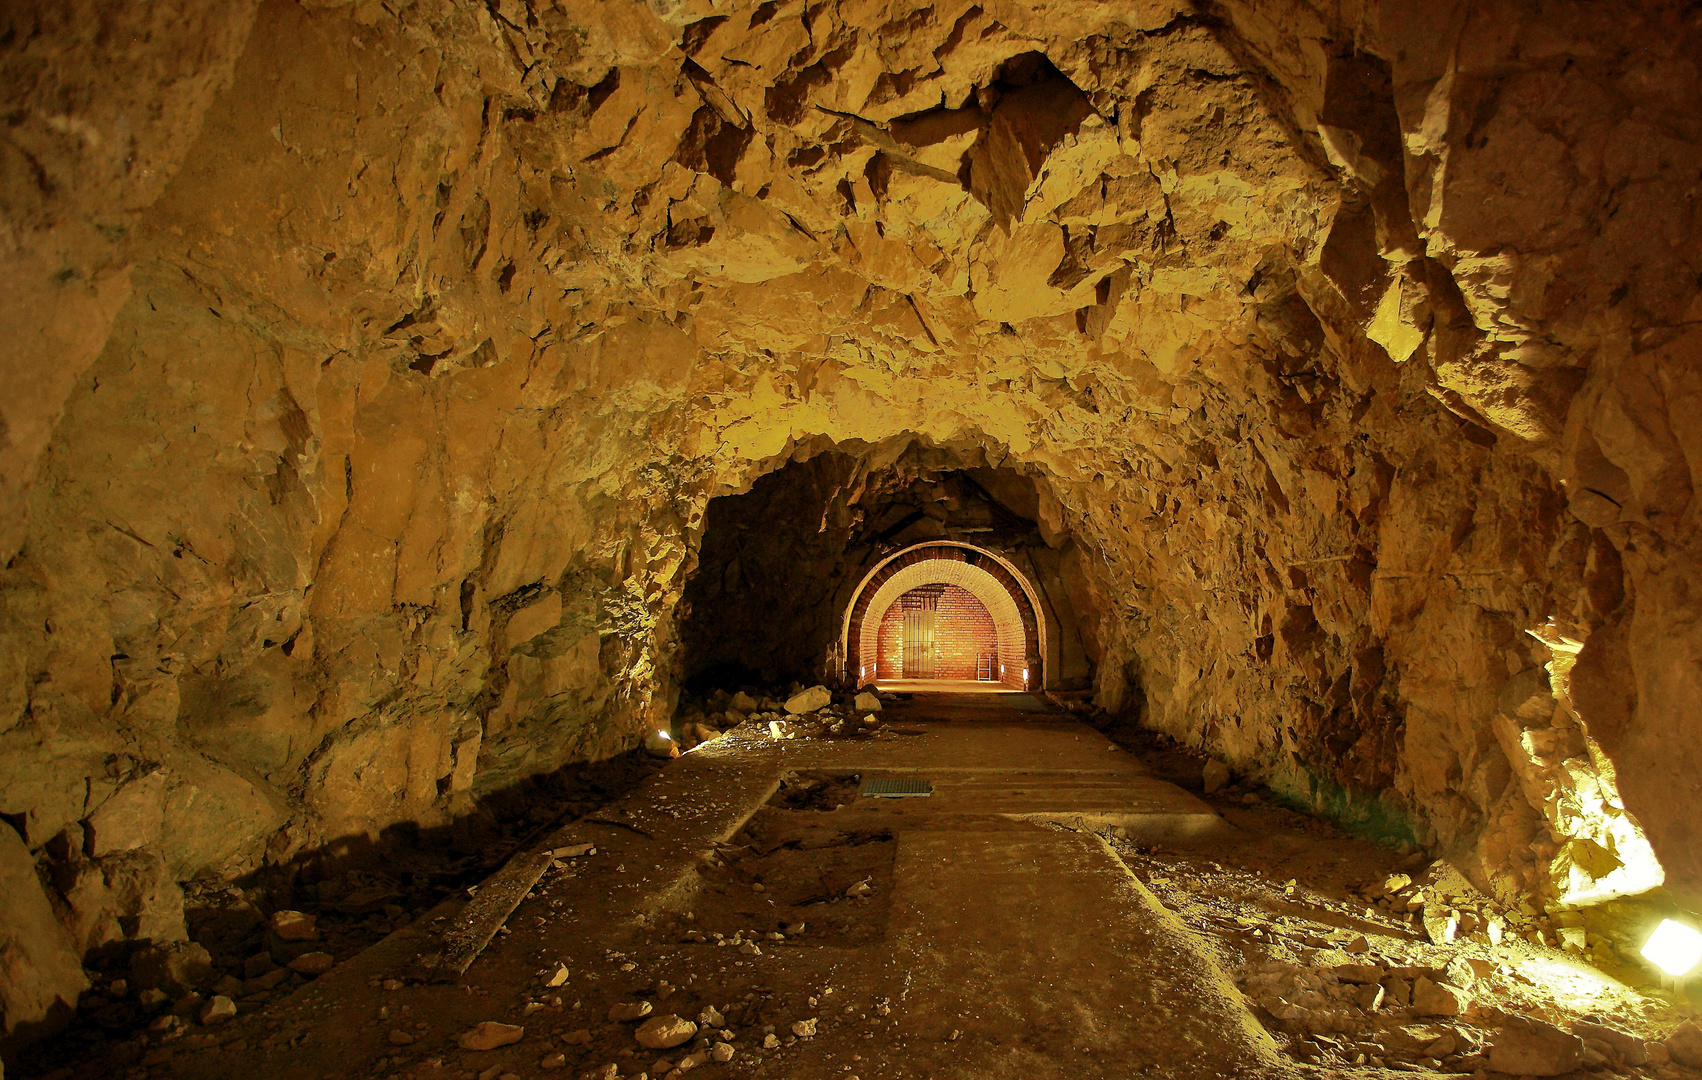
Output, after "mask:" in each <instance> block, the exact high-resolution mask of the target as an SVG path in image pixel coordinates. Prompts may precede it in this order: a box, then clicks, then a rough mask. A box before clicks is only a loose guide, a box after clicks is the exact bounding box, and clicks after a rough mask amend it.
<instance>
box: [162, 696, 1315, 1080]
mask: <svg viewBox="0 0 1702 1080" xmlns="http://www.w3.org/2000/svg"><path fill="white" fill-rule="evenodd" d="M1053 715H1054V717H1056V716H1057V715H1058V714H1053ZM895 720H897V721H898V722H897V723H895V725H894V727H895V728H896V731H895V732H894V733H893V734H890V735H887V736H884V737H882V738H879V739H874V740H863V739H859V740H831V741H830V740H802V739H800V740H787V741H778V742H777V741H775V740H772V739H767V738H763V737H748V738H744V737H723V738H721V739H718V740H715V741H713V742H711V743H708V744H705V745H704V746H703V747H700V748H699V749H697V750H695V751H693V752H692V753H690V754H688V755H686V756H685V757H683V758H682V759H680V760H679V761H677V762H675V763H674V764H673V765H671V766H670V767H669V768H667V769H666V770H664V771H663V772H662V773H661V774H659V775H658V776H656V777H654V778H652V780H650V781H648V782H646V783H645V784H644V785H642V786H641V787H640V788H639V789H637V790H635V791H633V792H631V793H630V794H629V795H627V796H626V797H625V798H623V799H622V800H620V801H618V802H617V803H616V804H613V805H611V806H609V807H606V808H605V809H604V810H603V811H600V812H599V813H598V814H596V815H593V817H592V818H588V819H585V820H582V821H580V822H576V823H574V824H573V825H570V826H568V827H566V828H564V829H562V830H560V831H559V832H558V833H556V834H555V835H554V836H552V837H551V838H550V839H549V840H547V841H545V844H544V846H547V847H567V846H569V845H573V844H578V843H595V844H596V845H597V849H598V851H597V854H596V855H594V856H586V857H582V858H577V859H573V860H570V861H568V862H565V863H561V864H557V865H556V866H554V867H553V868H552V869H551V871H550V872H548V873H546V874H545V875H544V876H543V878H542V879H541V880H540V881H539V882H538V884H537V885H536V886H535V887H534V888H533V889H532V890H531V892H530V894H529V895H528V896H527V897H526V898H525V899H524V900H523V901H522V902H521V903H520V904H519V906H518V908H517V909H516V910H515V911H514V913H513V915H512V916H511V917H510V918H509V920H508V924H507V926H506V927H504V932H503V933H501V934H499V935H497V937H496V938H495V939H494V940H493V942H492V943H491V945H490V946H489V947H488V948H487V949H486V950H485V951H484V953H483V954H482V955H481V956H479V957H478V959H477V960H476V961H474V962H473V963H472V965H471V967H470V968H468V969H467V971H466V973H465V974H464V975H463V976H461V978H460V980H459V982H458V983H456V984H453V985H442V984H439V985H433V984H421V983H418V982H415V981H411V980H410V978H409V975H410V973H414V972H417V971H418V970H419V966H418V963H419V958H420V957H421V956H422V955H428V954H430V953H431V952H432V951H433V950H434V949H437V948H441V946H442V942H443V940H444V938H445V935H446V934H451V933H452V931H453V930H454V927H455V925H456V914H457V912H456V910H455V909H454V908H453V907H452V906H445V907H443V908H441V909H440V910H438V911H436V912H434V913H433V915H432V916H431V917H427V918H422V919H421V920H420V921H419V922H418V923H416V924H415V925H414V926H412V927H409V928H407V929H405V930H402V931H398V932H397V933H396V934H394V935H392V936H391V937H390V938H389V939H386V941H384V942H382V943H380V944H379V945H378V946H376V947H374V948H373V949H370V950H368V951H367V952H366V953H363V954H361V955H360V956H358V957H355V958H352V959H350V960H348V961H346V962H345V963H342V964H339V965H338V966H337V967H336V968H334V969H333V970H332V971H331V972H330V973H328V974H326V975H325V976H323V977H321V978H320V979H319V980H317V981H316V982H315V983H312V984H310V985H309V986H307V987H305V988H304V989H303V990H302V991H300V992H299V993H297V994H296V995H295V996H294V997H292V998H291V999H289V1000H288V1001H286V1002H284V1003H283V1004H282V1005H281V1006H277V1007H274V1008H272V1009H269V1010H267V1012H266V1013H265V1014H263V1015H261V1016H256V1017H248V1018H240V1017H239V1019H238V1021H237V1022H235V1024H234V1025H232V1026H231V1027H230V1028H229V1029H228V1037H222V1038H221V1039H220V1042H221V1044H222V1045H221V1046H219V1047H216V1048H212V1049H210V1050H208V1051H203V1052H200V1053H186V1054H183V1055H179V1056H178V1057H176V1058H174V1059H173V1060H171V1061H170V1062H165V1063H162V1064H164V1065H167V1066H169V1071H170V1073H171V1074H174V1075H178V1076H183V1077H197V1078H208V1080H210V1078H212V1077H228V1076H238V1075H244V1074H246V1073H248V1072H250V1071H252V1072H253V1073H254V1074H255V1075H260V1074H262V1073H263V1074H264V1075H267V1076H268V1077H274V1078H278V1080H295V1078H303V1080H305V1078H309V1077H311V1078H314V1080H321V1078H329V1077H343V1076H349V1077H355V1076H361V1077H366V1076H373V1077H390V1076H398V1077H410V1078H413V1077H421V1078H423V1077H433V1078H438V1077H461V1078H468V1077H484V1076H489V1077H492V1078H496V1077H505V1076H517V1077H521V1078H531V1077H544V1076H551V1075H564V1076H573V1077H578V1076H582V1075H586V1074H590V1075H594V1076H597V1077H599V1078H601V1077H604V1076H605V1075H608V1074H607V1073H606V1066H607V1065H610V1064H613V1065H615V1066H616V1067H617V1069H616V1073H615V1074H613V1075H618V1076H620V1077H634V1076H637V1075H638V1074H639V1073H641V1072H643V1073H646V1074H647V1075H648V1076H649V1077H650V1080H660V1076H659V1074H658V1073H657V1072H656V1067H657V1065H658V1062H657V1060H656V1059H657V1058H658V1057H663V1058H665V1059H668V1060H666V1061H664V1062H662V1064H667V1065H670V1066H671V1065H675V1064H677V1063H678V1060H679V1058H680V1056H681V1055H682V1054H683V1053H684V1052H685V1050H687V1049H689V1047H685V1048H681V1049H679V1050H676V1051H671V1052H663V1053H660V1054H659V1053H658V1052H657V1051H648V1050H642V1049H640V1048H639V1047H638V1045H637V1044H636V1043H635V1042H634V1041H633V1037H632V1026H631V1025H623V1024H620V1023H617V1022H613V1021H609V1020H607V1019H606V1018H605V1014H606V1013H607V1011H608V1009H609V1007H610V1006H611V1005H612V1004H614V1003H617V1002H622V1001H633V1000H637V999H639V998H643V999H644V1000H651V1001H652V1002H653V1004H654V1006H655V1008H656V1011H657V1012H658V1013H667V1012H675V1013H679V1014H680V1015H684V1016H687V1017H688V1018H695V1017H696V1016H697V1013H698V1010H699V1009H701V1008H702V1007H703V1006H705V1005H715V1006H717V1007H718V1008H721V1009H723V1010H728V1009H731V1010H733V1013H734V1014H735V1015H738V1016H739V1017H741V1019H740V1020H739V1021H736V1022H735V1023H734V1027H735V1031H736V1037H735V1039H734V1041H733V1043H732V1045H733V1046H734V1047H735V1048H736V1054H735V1056H734V1058H733V1060H732V1061H730V1062H728V1063H726V1064H720V1063H715V1062H710V1063H706V1064H703V1065H701V1066H699V1067H698V1068H697V1069H694V1070H693V1072H692V1073H691V1077H692V1080H720V1078H722V1077H732V1076H751V1077H759V1078H775V1080H793V1078H799V1080H804V1078H818V1077H819V1078H821V1080H830V1078H833V1080H846V1078H848V1077H851V1076H856V1077H857V1078H858V1080H970V1078H977V1080H980V1078H996V1077H1011V1078H1013V1080H1015V1078H1018V1077H1021V1078H1022V1080H1040V1078H1053V1077H1055V1078H1058V1080H1063V1078H1066V1077H1067V1078H1070V1080H1091V1078H1096V1077H1108V1078H1109V1077H1118V1078H1124V1077H1155V1078H1156V1077H1167V1078H1168V1077H1191V1078H1192V1077H1266V1076H1284V1075H1291V1074H1292V1072H1293V1070H1292V1066H1289V1065H1287V1064H1285V1063H1284V1061H1283V1059H1282V1058H1281V1057H1280V1056H1279V1055H1278V1054H1277V1053H1276V1050H1275V1046H1274V1044H1273V1043H1272V1041H1271V1040H1270V1038H1269V1037H1268V1036H1267V1035H1266V1034H1265V1033H1264V1031H1263V1029H1262V1028H1260V1026H1259V1025H1258V1023H1257V1021H1256V1020H1255V1019H1254V1018H1253V1016H1252V1015H1251V1013H1250V1012H1249V1011H1248V1010H1247V1008H1246V1006H1245V1005H1244V1003H1243V1002H1242V1000H1241V998H1240V997H1239V995H1238V993H1237V992H1236V991H1235V989H1234V988H1233V986H1232V985H1231V984H1230V982H1229V981H1228V979H1227V978H1226V976H1225V975H1224V973H1223V972H1222V971H1220V970H1219V969H1218V968H1217V967H1216V966H1215V964H1214V963H1213V961H1212V959H1211V957H1210V955H1209V954H1208V953H1207V952H1206V950H1205V949H1204V948H1203V947H1202V946H1201V943H1200V942H1199V941H1198V939H1196V938H1195V937H1194V936H1193V935H1192V934H1190V933H1189V932H1188V931H1187V930H1186V928H1185V927H1183V925H1182V924H1181V923H1180V922H1179V921H1178V920H1176V919H1175V918H1174V917H1173V916H1171V915H1170V914H1169V913H1167V912H1166V911H1164V909H1163V908H1162V907H1161V906H1160V905H1159V904H1158V902H1157V901H1156V900H1155V899H1154V898H1153V897H1152V895H1151V894H1150V893H1149V892H1148V891H1147V890H1146V889H1145V887H1144V886H1142V885H1141V884H1140V883H1139V882H1138V881H1137V880H1135V878H1134V877H1133V876H1132V875H1130V874H1129V873H1128V872H1127V870H1126V869H1125V868H1124V867H1123V866H1122V864H1121V863H1120V861H1119V860H1118V859H1117V857H1116V855H1115V854H1114V853H1113V852H1112V851H1111V849H1110V847H1109V845H1107V844H1105V843H1104V842H1103V841H1102V840H1101V839H1100V838H1099V837H1098V836H1097V835H1095V830H1096V829H1101V828H1103V827H1105V826H1106V825H1107V824H1116V825H1118V826H1119V827H1122V828H1125V829H1129V830H1134V831H1140V830H1150V831H1151V833H1152V834H1153V835H1163V836H1173V835H1174V836H1181V835H1198V834H1201V833H1209V831H1210V830H1211V829H1213V828H1217V827H1221V826H1220V825H1219V823H1218V822H1217V818H1216V815H1214V814H1213V813H1212V812H1211V811H1210V809H1209V808H1207V807H1205V806H1204V805H1203V804H1201V803H1199V802H1198V800H1196V799H1194V798H1193V797H1192V796H1190V795H1188V794H1187V793H1185V792H1183V791H1181V790H1179V789H1177V788H1175V787H1173V786H1171V785H1168V784H1165V783H1163V782H1161V781H1158V780H1156V779H1154V778H1153V777H1151V776H1149V775H1147V774H1146V773H1145V772H1144V771H1143V770H1142V769H1141V768H1140V766H1139V765H1138V764H1137V763H1136V762H1135V761H1134V760H1133V759H1131V758H1129V757H1128V756H1127V755H1126V754H1123V753H1122V752H1120V751H1118V750H1117V749H1116V748H1115V747H1114V746H1113V745H1112V744H1110V743H1109V742H1108V741H1107V740H1105V739H1104V738H1103V737H1102V736H1100V735H1099V734H1098V733H1097V732H1095V731H1093V730H1092V729H1091V728H1088V727H1086V726H1085V725H1081V724H1078V723H1074V722H1069V721H1065V720H1061V719H1052V718H1049V719H1048V720H1047V721H1046V722H1038V723H1037V722H1035V721H1032V720H1023V719H1020V718H1018V717H1014V716H1012V715H1010V714H1005V715H1003V716H1000V715H999V714H997V713H996V712H995V713H983V716H982V719H980V720H979V721H975V722H963V721H955V720H954V721H934V720H930V719H929V718H927V717H926V716H925V715H918V714H917V711H916V710H914V709H912V710H905V711H904V715H903V716H902V717H901V716H900V715H898V714H895ZM799 773H806V774H807V773H816V774H820V775H833V776H845V775H848V774H855V775H857V776H860V777H864V778H867V777H871V776H881V775H886V776H912V777H917V776H925V777H926V778H928V779H930V780H932V781H933V782H934V788H935V795H934V796H933V797H931V798H927V799H898V800H885V799H870V798H855V797H852V798H850V799H849V801H847V802H845V803H844V804H842V805H838V806H828V807H823V808H821V809H822V811H823V812H821V813H819V814H814V815H811V816H810V821H812V822H815V821H818V820H819V821H820V822H821V825H820V826H819V831H821V832H822V833H824V834H828V835H837V836H840V837H845V836H868V837H875V838H879V837H890V838H891V840H892V843H893V844H894V845H895V850H894V853H893V855H892V862H891V884H890V887H889V895H887V896H883V897H877V898H875V899H876V900H878V902H877V903H873V904H872V905H869V904H863V902H858V901H846V900H843V899H842V898H841V899H839V900H837V901H836V902H838V903H839V904H841V905H842V906H840V907H837V908H835V907H833V906H832V905H831V904H828V903H827V902H826V901H825V900H824V901H823V902H822V907H821V909H820V910H821V911H822V912H823V913H824V915H825V914H826V913H828V912H830V911H839V912H852V913H855V912H857V911H863V912H865V913H866V914H867V915H868V918H870V919H875V915H874V913H876V912H877V911H878V912H881V913H884V914H882V915H881V918H884V923H881V922H880V920H879V919H875V922H873V923H870V926H872V927H873V931H872V932H871V933H869V934H867V935H865V937H864V938H860V939H858V943H856V944H850V945H847V944H843V943H840V944H835V943H834V942H833V939H832V938H831V937H828V938H823V937H822V936H821V933H820V931H819V930H812V931H809V932H806V933H804V934H802V935H801V936H800V935H792V936H790V937H788V938H787V939H786V940H783V941H773V940H770V939H769V938H768V937H767V936H766V932H767V931H768V930H770V929H772V927H770V926H768V925H767V923H768V922H772V921H773V916H769V915H765V912H766V911H768V910H770V909H773V906H774V900H773V898H772V897H770V896H765V895H764V894H762V893H760V892H758V893H751V894H749V895H748V898H742V899H741V898H738V897H735V899H734V901H733V908H732V909H731V911H730V916H731V917H736V918H737V919H738V921H739V922H740V924H741V928H743V929H748V930H750V931H751V932H752V934H753V936H757V937H758V938H759V945H760V947H759V948H757V949H756V951H754V952H753V951H751V950H750V949H743V948H726V947H717V946H716V945H715V943H714V942H706V943H702V944H698V943H693V942H690V941H686V940H682V936H681V934H680V933H679V927H680V926H681V925H686V926H689V925H692V924H691V923H689V922H686V923H682V922H681V921H680V920H682V919H685V918H686V915H685V913H687V912H691V911H693V910H694V908H695V909H697V910H706V908H704V907H702V906H700V905H704V904H706V903H707V897H708V890H709V889H710V888H711V885H712V884H713V883H714V881H717V880H723V879H724V878H725V875H726V873H727V871H726V870H724V869H722V870H718V869H716V867H718V866H720V864H721V861H722V860H721V858H720V857H718V856H717V855H716V854H715V851H716V845H717V843H718V842H723V841H726V840H727V839H729V838H731V837H733V836H734V835H735V834H736V833H738V831H739V829H740V828H741V827H742V826H743V824H744V823H745V821H747V820H748V819H749V818H750V816H751V815H752V814H753V813H755V812H756V811H757V810H759V809H760V808H761V807H762V806H763V805H764V804H765V803H766V802H767V801H768V800H769V799H770V797H771V795H772V794H773V793H774V792H775V790H776V788H777V786H778V785H779V783H780V781H781V779H782V778H783V777H785V776H788V775H796V774H799ZM812 827H813V826H812ZM883 842H884V841H883ZM807 855H808V853H807V852H806V853H805V856H801V857H805V858H807ZM717 874H721V875H722V878H716V877H715V875H717ZM742 887H744V888H748V886H742ZM740 896H741V897H742V896H745V894H740ZM860 905H861V906H860ZM774 910H778V909H774ZM815 919H816V917H815V916H812V922H814V921H815ZM706 929H710V928H709V927H706ZM558 963H565V964H566V965H567V968H568V971H569V975H568V976H567V977H566V979H565V981H564V982H563V983H562V984H561V985H559V986H556V987H550V986H548V985H546V984H547V982H548V981H549V978H548V976H549V973H550V972H551V971H553V970H554V968H555V965H556V964H558ZM663 984H665V985H663ZM664 991H666V992H667V996H665V997H664V996H663V992H664ZM809 1019H814V1020H815V1021H816V1025H815V1031H814V1034H813V1035H810V1036H808V1037H796V1036H794V1035H793V1034H792V1030H791V1026H790V1025H791V1024H792V1023H793V1022H796V1021H803V1020H809ZM484 1021H499V1022H504V1023H512V1024H517V1025H522V1026H524V1027H525V1029H526V1033H525V1035H524V1036H523V1037H522V1038H521V1040H520V1041H519V1042H517V1043H515V1044H513V1045H512V1046H507V1047H503V1048H500V1049H498V1050H493V1051H483V1052H479V1051H468V1050H464V1049H461V1048H459V1047H458V1046H457V1044H456V1041H455V1039H456V1036H457V1035H459V1034H460V1033H462V1032H464V1031H466V1030H468V1029H470V1028H472V1027H473V1026H474V1025H475V1024H478V1023H480V1022H484ZM764 1027H768V1028H771V1029H772V1030H773V1032H774V1034H775V1035H776V1037H777V1041H778V1042H779V1043H780V1045H779V1046H777V1047H775V1048H771V1049H763V1048H762V1045H761V1044H762V1043H763V1041H764V1035H765V1034H766V1032H765V1031H764ZM396 1031H402V1032H404V1033H405V1034H406V1035H407V1036H408V1041H407V1042H402V1041H401V1039H400V1038H399V1037H398V1036H396V1035H395V1034H393V1033H394V1032H396ZM555 1054H561V1055H563V1059H564V1060H563V1061H562V1063H561V1064H560V1065H556V1064H555V1058H554V1057H553V1055H555ZM546 1064H548V1065H550V1067H548V1068H546ZM556 1068H562V1069H564V1070H565V1071H564V1072H560V1073H558V1072H556V1071H555V1069H556ZM493 1069H494V1070H495V1071H491V1070H493Z"/></svg>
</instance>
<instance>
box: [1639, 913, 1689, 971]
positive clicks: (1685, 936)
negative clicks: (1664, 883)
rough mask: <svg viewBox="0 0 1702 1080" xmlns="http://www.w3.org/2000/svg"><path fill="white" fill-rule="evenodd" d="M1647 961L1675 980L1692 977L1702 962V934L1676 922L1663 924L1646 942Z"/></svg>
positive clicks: (1644, 944) (1667, 920) (1669, 920)
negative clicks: (1691, 974) (1690, 975)
mask: <svg viewBox="0 0 1702 1080" xmlns="http://www.w3.org/2000/svg"><path fill="white" fill-rule="evenodd" d="M1642 951H1643V959H1645V960H1647V961H1648V962H1649V963H1651V964H1653V965H1655V966H1656V967H1658V968H1660V969H1661V970H1662V971H1664V972H1666V973H1667V974H1668V975H1671V976H1672V977H1673V978H1675V979H1676V978H1681V977H1683V976H1685V975H1688V974H1690V972H1691V971H1692V970H1694V969H1695V967H1696V965H1697V964H1698V963H1702V933H1697V932H1696V929H1695V927H1691V926H1686V925H1684V924H1683V923H1681V922H1676V921H1674V920H1672V919H1666V920H1664V921H1662V923H1661V925H1659V926H1657V927H1655V932H1654V933H1652V934H1650V935H1649V940H1648V941H1645V942H1644V943H1643V950H1642Z"/></svg>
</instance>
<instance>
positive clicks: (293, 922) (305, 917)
mask: <svg viewBox="0 0 1702 1080" xmlns="http://www.w3.org/2000/svg"><path fill="white" fill-rule="evenodd" d="M318 922H319V920H318V919H317V918H315V917H314V916H312V915H309V914H307V913H306V912H304V911H274V912H272V933H274V934H276V935H278V937H279V939H281V940H283V941H318V940H319V926H318Z"/></svg>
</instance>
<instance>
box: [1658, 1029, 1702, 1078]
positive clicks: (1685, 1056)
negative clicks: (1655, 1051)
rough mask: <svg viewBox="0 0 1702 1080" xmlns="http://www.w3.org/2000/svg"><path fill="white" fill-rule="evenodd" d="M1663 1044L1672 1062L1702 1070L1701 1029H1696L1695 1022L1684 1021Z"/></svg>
mask: <svg viewBox="0 0 1702 1080" xmlns="http://www.w3.org/2000/svg"><path fill="white" fill-rule="evenodd" d="M1665 1042H1666V1046H1667V1053H1668V1054H1670V1055H1672V1059H1673V1060H1674V1061H1676V1062H1678V1063H1679V1064H1680V1065H1688V1066H1690V1067H1691V1068H1692V1069H1702V1027H1697V1026H1696V1021H1694V1020H1686V1021H1685V1022H1684V1023H1682V1024H1680V1025H1678V1027H1676V1028H1674V1029H1673V1032H1672V1034H1671V1035H1668V1036H1667V1037H1666V1040H1665Z"/></svg>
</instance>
